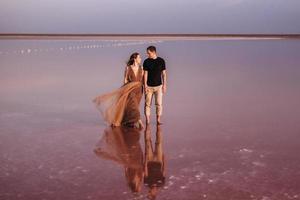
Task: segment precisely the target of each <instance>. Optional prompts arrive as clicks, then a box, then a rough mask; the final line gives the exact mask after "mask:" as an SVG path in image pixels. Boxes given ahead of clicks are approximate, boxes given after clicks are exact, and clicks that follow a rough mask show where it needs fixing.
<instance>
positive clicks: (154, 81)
mask: <svg viewBox="0 0 300 200" xmlns="http://www.w3.org/2000/svg"><path fill="white" fill-rule="evenodd" d="M143 69H144V70H145V71H147V72H148V77H147V85H148V86H152V87H153V86H159V85H161V84H162V80H161V72H162V71H163V70H165V69H166V64H165V60H164V59H163V58H161V57H157V58H156V59H153V58H147V59H145V60H144V63H143Z"/></svg>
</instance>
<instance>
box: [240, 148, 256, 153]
mask: <svg viewBox="0 0 300 200" xmlns="http://www.w3.org/2000/svg"><path fill="white" fill-rule="evenodd" d="M239 152H242V153H243V152H245V153H252V152H253V150H251V149H247V148H243V149H240V150H239Z"/></svg>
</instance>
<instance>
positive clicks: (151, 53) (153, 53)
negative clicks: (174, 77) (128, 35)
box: [147, 50, 156, 58]
mask: <svg viewBox="0 0 300 200" xmlns="http://www.w3.org/2000/svg"><path fill="white" fill-rule="evenodd" d="M147 55H148V58H154V57H155V55H156V53H155V52H154V51H153V52H152V51H149V50H147Z"/></svg>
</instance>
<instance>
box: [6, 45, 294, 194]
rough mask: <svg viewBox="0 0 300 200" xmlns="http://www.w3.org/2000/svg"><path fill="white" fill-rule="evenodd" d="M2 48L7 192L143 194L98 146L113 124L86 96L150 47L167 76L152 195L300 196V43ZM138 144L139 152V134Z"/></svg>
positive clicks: (105, 87)
mask: <svg viewBox="0 0 300 200" xmlns="http://www.w3.org/2000/svg"><path fill="white" fill-rule="evenodd" d="M117 43H118V44H119V45H114V44H117ZM0 44H1V45H0V52H1V54H0V65H1V68H0V95H1V99H0V107H1V109H0V130H1V131H0V150H1V151H0V152H1V153H0V163H1V164H0V166H1V170H0V184H1V187H0V199H26V200H27V199H30V200H34V199H39V200H41V199H65V200H68V199H72V200H76V199H78V200H79V199H80V200H81V199H105V200H106V199H107V200H108V199H147V197H146V196H147V194H148V191H149V187H147V185H143V186H142V190H141V192H140V193H137V194H134V193H132V192H131V190H130V188H129V187H128V185H127V182H126V178H125V174H124V165H122V164H120V163H118V162H115V161H113V160H111V159H104V158H101V157H99V156H97V155H96V154H95V153H94V149H95V147H96V145H97V144H98V143H99V141H100V140H101V139H102V138H103V136H104V129H105V128H106V125H105V123H104V122H103V121H102V120H101V117H100V115H99V113H98V111H97V110H96V109H95V107H94V105H93V104H92V102H91V99H92V98H93V97H94V96H95V95H98V94H101V93H103V92H106V91H111V90H112V89H114V88H117V87H119V86H121V83H122V75H123V69H124V62H125V61H126V59H127V57H128V56H129V55H130V53H132V52H134V51H138V52H140V53H141V55H142V57H143V59H144V58H145V56H146V54H145V49H146V47H147V46H148V45H149V44H154V45H156V46H157V48H158V53H159V55H160V56H161V57H163V58H165V60H166V67H167V72H168V91H167V93H166V94H165V96H164V99H163V105H164V111H163V112H164V113H163V121H164V125H162V129H161V135H162V143H163V152H164V154H165V164H166V169H165V172H166V182H165V185H164V186H162V187H160V188H158V192H157V199H172V200H173V199H180V200H181V199H191V200H192V199H195V200H196V199H197V200H198V199H226V200H227V199H236V200H241V199H242V200H247V199H263V200H270V199H272V200H274V199H278V200H285V199H299V198H300V197H299V196H300V158H299V154H298V152H299V150H300V146H299V145H300V142H299V136H300V107H299V102H300V92H299V91H300V57H299V52H300V42H299V41H298V40H257V41H256V40H254V41H247V40H237V41H227V40H219V41H205V40H204V41H163V40H162V41H152V42H151V41H150V42H149V41H142V42H140V43H138V42H136V43H128V42H126V41H101V40H99V41H97V40H95V41H34V40H33V41H13V40H7V41H0ZM94 45H95V46H94ZM97 45H98V46H97ZM100 45H102V46H100ZM73 47H74V48H73ZM77 47H78V48H77ZM61 48H62V49H61ZM28 49H30V50H28ZM35 49H38V50H36V51H35ZM22 50H23V52H22ZM143 102H144V101H142V103H141V110H142V108H143ZM152 112H153V113H154V112H155V110H154V107H153V109H152ZM152 121H154V119H153V120H152ZM151 134H152V141H153V145H154V143H155V139H156V137H155V136H156V128H155V124H154V123H153V124H151ZM131 145H134V146H137V147H138V148H139V149H140V150H139V151H140V153H142V155H143V153H144V151H145V145H144V131H141V132H140V137H139V138H138V140H137V141H135V143H134V144H131Z"/></svg>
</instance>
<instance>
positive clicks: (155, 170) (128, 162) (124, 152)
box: [94, 125, 165, 199]
mask: <svg viewBox="0 0 300 200" xmlns="http://www.w3.org/2000/svg"><path fill="white" fill-rule="evenodd" d="M156 127H157V129H156V139H155V147H154V149H153V147H152V138H151V129H150V126H147V127H146V129H145V135H144V139H145V140H144V141H145V154H144V156H143V151H142V148H141V144H140V142H139V139H140V131H139V130H138V129H136V128H132V127H126V126H120V127H108V128H106V129H105V131H104V134H103V136H102V138H101V140H100V141H99V142H98V144H97V145H96V148H95V149H94V152H95V153H96V154H97V155H98V156H99V157H101V158H103V159H107V160H113V161H115V162H117V163H118V164H121V165H122V166H124V173H125V178H126V181H127V184H128V186H129V188H130V189H131V191H132V192H134V193H137V192H141V189H142V184H143V183H144V184H145V185H146V186H148V189H149V191H148V195H147V196H148V198H149V199H155V197H156V196H157V192H158V190H159V188H161V187H162V186H163V185H164V183H165V158H164V153H163V146H162V133H161V127H160V125H158V126H156Z"/></svg>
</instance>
